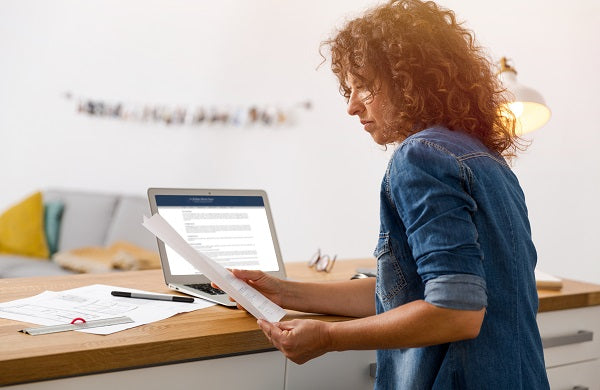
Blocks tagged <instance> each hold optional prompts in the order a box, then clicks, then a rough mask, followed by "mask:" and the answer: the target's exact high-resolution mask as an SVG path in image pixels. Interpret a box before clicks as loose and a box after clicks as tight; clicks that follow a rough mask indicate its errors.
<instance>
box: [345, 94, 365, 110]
mask: <svg viewBox="0 0 600 390" xmlns="http://www.w3.org/2000/svg"><path fill="white" fill-rule="evenodd" d="M364 107H365V106H364V103H363V102H362V100H360V99H359V98H358V96H356V94H355V93H352V94H351V95H350V99H348V108H347V112H348V115H358V114H360V113H361V112H362V110H364Z"/></svg>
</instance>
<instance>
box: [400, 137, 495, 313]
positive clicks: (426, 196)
mask: <svg viewBox="0 0 600 390" xmlns="http://www.w3.org/2000/svg"><path fill="white" fill-rule="evenodd" d="M389 169H390V171H389V177H390V183H389V184H390V186H389V188H390V197H391V201H392V202H393V203H394V204H395V206H396V208H397V211H398V214H399V215H400V218H401V219H402V222H403V224H404V226H405V227H406V234H407V238H408V244H409V246H410V249H411V251H412V255H413V257H414V259H415V261H416V265H417V273H418V274H419V276H420V277H421V279H422V281H423V283H424V284H425V291H424V295H425V297H424V299H425V301H427V302H429V303H431V304H433V305H436V306H439V307H444V308H450V309H459V310H479V309H481V308H482V307H485V306H487V291H486V283H485V272H484V268H483V261H484V259H483V253H482V251H481V248H480V246H479V242H478V232H477V228H476V226H475V223H474V222H473V214H474V213H475V212H476V211H477V204H476V202H475V200H474V199H473V198H472V197H471V195H470V193H469V182H468V175H469V173H468V172H467V168H466V167H465V166H464V165H463V164H461V162H460V161H458V159H457V158H456V157H455V156H454V155H452V154H451V153H449V152H447V151H446V150H444V149H443V148H440V147H438V146H437V145H434V144H430V143H428V142H426V141H418V140H414V141H412V142H409V143H406V144H403V145H402V146H401V147H400V148H399V149H398V150H397V151H396V152H395V154H394V157H393V158H392V161H391V164H390V168H389Z"/></svg>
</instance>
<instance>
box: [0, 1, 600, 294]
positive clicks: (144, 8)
mask: <svg viewBox="0 0 600 390" xmlns="http://www.w3.org/2000/svg"><path fill="white" fill-rule="evenodd" d="M441 3H442V4H444V5H446V6H448V7H450V8H453V9H454V10H455V11H456V12H457V14H458V16H459V18H460V19H463V20H466V21H467V25H468V26H469V27H471V28H473V29H474V30H475V31H476V33H477V36H478V38H479V40H480V42H481V43H482V44H483V45H484V46H486V47H488V48H490V52H491V54H493V56H494V58H499V57H501V56H504V55H506V56H508V57H510V58H512V59H513V60H514V64H515V66H516V67H517V70H518V71H519V80H520V81H521V82H523V83H525V84H528V85H530V86H534V87H536V88H537V89H539V90H540V91H542V93H543V94H544V96H545V97H546V99H547V101H548V104H549V105H550V106H551V109H552V111H553V117H552V120H551V121H550V122H549V124H548V125H546V126H545V127H544V128H543V129H542V130H539V131H538V132H536V133H534V134H533V145H532V146H531V147H530V148H529V150H528V151H527V152H526V153H525V154H524V155H523V156H522V157H521V158H520V159H518V160H517V162H516V164H515V171H516V173H517V175H518V176H519V178H520V180H521V183H522V185H523V187H524V189H525V193H526V196H527V199H528V203H529V209H530V216H531V222H532V227H533V233H534V239H535V242H536V245H537V247H538V251H539V264H540V266H541V267H542V268H543V269H544V270H546V271H548V272H553V273H556V274H559V275H562V276H565V277H570V278H577V279H581V280H588V281H593V282H600V265H599V262H598V257H599V256H598V254H597V252H598V251H597V250H596V246H595V236H596V235H598V233H600V229H599V228H598V227H597V226H598V225H597V223H596V221H597V220H598V219H599V218H600V206H599V204H598V202H597V201H596V199H599V198H600V177H599V176H600V173H599V170H598V167H599V166H600V155H598V154H597V153H594V149H595V148H596V145H598V144H600V142H599V141H600V132H599V131H598V130H599V129H598V125H597V124H596V121H594V118H593V116H592V115H593V113H594V109H595V105H596V103H597V102H598V98H597V91H598V90H600V81H599V77H598V75H597V69H599V68H600V66H599V65H600V49H599V48H598V44H597V40H598V37H600V27H599V26H600V23H599V22H600V17H599V15H600V5H599V4H600V3H598V2H596V1H594V0H580V1H576V2H572V3H573V4H571V5H569V7H570V8H565V5H564V3H563V2H549V1H542V0H535V1H533V0H530V1H527V2H522V1H519V0H506V1H504V2H502V7H501V8H500V7H499V4H500V3H498V2H490V1H477V0H468V1H465V0H460V1H459V0H445V1H441ZM370 4H373V2H370V1H366V0H345V1H341V0H340V1H328V2H321V1H316V0H307V1H303V2H298V1H276V0H253V1H242V0H228V1H219V2H208V1H191V0H190V1H183V0H177V1H166V0H160V1H159V0H154V1H128V2H123V1H99V0H87V1H85V2H81V1H75V0H73V1H68V0H54V1H41V0H40V1H34V0H25V1H23V0H4V1H2V2H0V137H1V138H0V139H1V140H2V150H1V152H0V165H1V166H2V168H3V169H2V176H1V177H0V178H1V181H2V191H0V209H4V208H6V207H8V206H9V205H10V204H11V203H13V202H15V201H17V200H19V199H20V198H22V197H24V196H25V195H26V194H28V193H31V192H33V191H34V190H36V189H44V188H49V187H68V188H76V189H88V190H101V191H106V192H124V193H131V194H139V195H144V194H145V190H146V188H147V187H150V186H180V187H221V188H264V189H266V190H267V191H268V193H269V194H270V199H271V203H272V206H273V209H274V216H275V219H276V226H277V230H278V234H279V238H280V241H281V246H282V251H283V255H284V258H285V259H286V261H299V260H304V259H306V258H308V257H309V256H310V255H311V254H312V253H313V252H314V250H315V249H316V248H317V247H321V248H322V249H323V250H324V251H326V252H332V253H338V254H339V255H340V256H341V257H345V258H350V257H364V256H370V254H371V252H372V249H373V246H374V245H375V242H376V239H377V230H378V215H377V214H378V210H379V206H378V202H379V199H378V192H379V183H380V180H381V177H382V175H383V171H384V169H385V164H386V161H387V158H388V156H389V152H383V151H382V149H381V148H380V147H378V146H377V145H375V144H374V143H373V142H372V141H371V139H370V137H369V136H368V134H366V133H364V132H363V131H362V129H361V126H360V124H359V123H358V121H357V120H356V119H355V118H350V117H349V116H348V115H346V113H345V104H344V101H343V99H342V98H341V97H340V96H339V94H338V92H337V86H336V84H335V80H334V78H333V76H332V75H331V73H330V71H329V70H328V67H327V65H326V64H325V65H324V66H322V67H321V68H320V69H319V70H315V68H316V67H317V65H318V64H319V63H320V61H321V58H320V56H319V55H318V45H319V42H320V41H321V40H323V39H325V38H327V37H328V36H329V34H330V33H331V32H332V30H333V27H334V26H335V25H339V24H340V23H341V22H343V20H344V19H345V18H346V17H348V16H352V15H356V14H358V13H360V11H361V10H363V9H365V7H367V6H368V5H370ZM65 91H71V92H72V93H74V94H75V95H77V96H86V97H90V98H98V99H104V100H107V101H123V102H126V103H148V104H158V103H162V104H168V105H184V106H188V107H189V106H193V105H197V104H201V105H212V104H214V105H219V106H224V105H231V106H236V105H240V106H245V107H247V106H250V105H252V104H271V105H277V106H281V107H290V106H292V105H294V104H296V103H298V102H301V101H305V100H310V101H312V103H313V106H314V108H313V109H312V110H311V111H303V110H299V109H298V110H296V111H295V113H296V115H295V124H294V125H293V126H287V127H283V128H269V127H254V128H250V129H248V128H235V127H191V126H187V127H185V126H184V127H173V126H171V127H167V126H165V125H158V124H140V123H130V122H124V121H116V120H111V119H102V118H92V117H88V116H84V115H79V114H76V113H75V112H74V110H75V103H74V101H68V100H65V99H64V98H63V97H61V94H62V93H63V92H65Z"/></svg>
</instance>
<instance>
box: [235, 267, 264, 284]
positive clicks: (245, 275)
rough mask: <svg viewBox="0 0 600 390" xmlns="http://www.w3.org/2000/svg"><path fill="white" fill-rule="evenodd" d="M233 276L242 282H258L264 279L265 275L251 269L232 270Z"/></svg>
mask: <svg viewBox="0 0 600 390" xmlns="http://www.w3.org/2000/svg"><path fill="white" fill-rule="evenodd" d="M230 271H231V273H232V274H233V276H235V277H236V278H238V279H242V280H246V281H247V280H258V279H260V278H262V277H263V276H264V275H265V273H264V272H262V271H258V270H249V269H231V270H230Z"/></svg>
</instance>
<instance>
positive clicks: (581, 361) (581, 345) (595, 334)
mask: <svg viewBox="0 0 600 390" xmlns="http://www.w3.org/2000/svg"><path fill="white" fill-rule="evenodd" d="M537 322H538V326H539V328H540V334H541V336H542V343H543V344H544V359H545V361H546V369H547V371H548V379H549V381H550V388H551V389H553V390H554V389H556V390H561V389H569V390H571V389H581V390H583V389H590V390H591V389H594V390H600V306H589V307H584V308H578V309H569V310H557V311H549V312H543V313H539V314H538V316H537Z"/></svg>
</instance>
